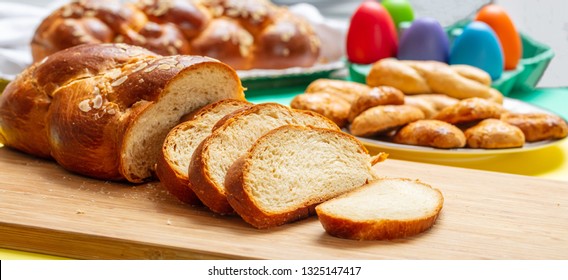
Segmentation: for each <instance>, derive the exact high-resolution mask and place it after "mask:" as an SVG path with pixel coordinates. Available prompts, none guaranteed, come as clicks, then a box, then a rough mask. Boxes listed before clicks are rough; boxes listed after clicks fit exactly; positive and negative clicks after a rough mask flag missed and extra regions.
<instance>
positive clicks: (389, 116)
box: [350, 105, 425, 136]
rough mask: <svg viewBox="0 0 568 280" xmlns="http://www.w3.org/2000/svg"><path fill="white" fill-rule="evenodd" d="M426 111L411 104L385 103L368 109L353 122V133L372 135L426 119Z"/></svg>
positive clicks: (351, 128)
mask: <svg viewBox="0 0 568 280" xmlns="http://www.w3.org/2000/svg"><path fill="white" fill-rule="evenodd" d="M424 117H425V116H424V113H422V111H421V110H420V109H418V108H416V107H413V106H409V105H384V106H376V107H373V108H370V109H367V110H366V111H364V112H363V113H361V114H360V115H359V116H357V117H356V118H355V119H354V120H353V123H351V127H350V130H351V134H353V135H355V136H372V135H375V134H379V133H383V132H387V131H390V130H392V129H395V128H397V127H399V126H403V125H405V124H408V123H411V122H413V121H417V120H421V119H424Z"/></svg>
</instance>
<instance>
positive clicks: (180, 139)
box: [156, 99, 253, 205]
mask: <svg viewBox="0 0 568 280" xmlns="http://www.w3.org/2000/svg"><path fill="white" fill-rule="evenodd" d="M252 105H253V104H252V103H249V102H246V101H242V100H235V99H223V100H221V101H218V102H215V103H213V104H210V105H208V106H205V107H203V108H201V109H200V110H198V111H197V112H195V113H194V114H192V116H191V117H190V119H188V121H185V122H183V123H180V124H179V125H177V126H176V127H174V128H173V129H172V130H171V131H170V132H169V133H168V135H167V136H166V139H165V140H164V144H163V145H162V150H161V154H160V156H159V157H158V162H157V164H156V175H157V176H158V179H160V182H161V184H162V186H164V188H166V189H167V190H168V191H169V192H170V193H171V194H172V195H174V196H175V197H177V198H178V199H179V200H181V201H182V202H185V203H188V204H191V205H199V204H201V201H200V200H199V198H197V196H196V195H195V193H194V192H193V191H192V190H191V188H190V187H189V179H188V178H187V171H188V169H189V162H190V161H191V156H192V155H193V152H194V151H195V148H197V146H198V145H199V143H201V141H203V139H205V137H207V136H209V135H210V134H211V131H212V129H213V126H214V125H215V123H217V122H218V121H219V120H220V119H221V118H223V117H224V116H225V115H228V114H230V113H232V112H234V111H236V110H239V109H242V108H245V107H250V106H252Z"/></svg>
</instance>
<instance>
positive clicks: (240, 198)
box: [225, 156, 315, 229]
mask: <svg viewBox="0 0 568 280" xmlns="http://www.w3.org/2000/svg"><path fill="white" fill-rule="evenodd" d="M245 157H246V156H242V157H240V158H239V159H238V160H237V161H235V163H233V165H231V167H230V168H229V171H228V172H227V176H226V177H225V188H226V190H227V200H228V201H229V203H230V204H231V206H232V207H233V209H235V212H237V213H239V216H241V218H242V219H243V220H245V222H247V223H248V224H250V225H252V226H254V227H255V228H258V229H268V228H272V227H276V226H279V225H283V224H286V223H290V222H293V221H296V220H301V219H304V218H307V217H309V216H311V215H313V214H314V213H315V211H314V210H313V208H314V207H315V206H313V205H311V206H306V207H302V208H300V209H295V210H293V211H291V212H285V213H277V214H268V213H265V212H264V211H261V210H260V209H259V208H258V207H257V206H256V205H255V203H254V201H252V199H251V197H250V196H249V194H248V193H247V190H246V189H245V187H244V186H245V183H244V177H243V173H246V170H247V168H248V163H247V162H246V160H245Z"/></svg>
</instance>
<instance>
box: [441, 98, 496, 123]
mask: <svg viewBox="0 0 568 280" xmlns="http://www.w3.org/2000/svg"><path fill="white" fill-rule="evenodd" d="M504 112H505V109H504V108H503V106H501V104H497V103H495V102H491V101H489V100H486V99H483V98H478V97H473V98H468V99H463V100H461V101H459V102H458V103H456V104H455V105H453V106H450V107H446V108H444V109H442V110H441V111H440V112H438V114H436V115H435V116H434V117H433V118H434V119H436V120H440V121H445V122H447V123H451V124H459V123H467V122H474V121H479V120H483V119H489V118H495V119H499V118H500V117H501V114H502V113H504Z"/></svg>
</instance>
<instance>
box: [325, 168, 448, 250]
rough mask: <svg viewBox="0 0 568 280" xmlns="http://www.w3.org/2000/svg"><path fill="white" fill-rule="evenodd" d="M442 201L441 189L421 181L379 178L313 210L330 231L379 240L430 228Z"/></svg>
mask: <svg viewBox="0 0 568 280" xmlns="http://www.w3.org/2000/svg"><path fill="white" fill-rule="evenodd" d="M443 203H444V198H443V196H442V193H441V192H440V191H438V190H437V189H434V188H432V187H431V186H429V185H427V184H424V183H422V182H420V181H413V180H410V179H399V178H396V179H380V180H377V181H374V182H371V183H369V184H367V185H366V186H364V187H362V188H359V189H357V190H355V191H353V192H350V193H347V194H345V195H343V196H340V197H337V198H335V199H332V200H329V201H327V202H324V203H322V204H320V205H318V206H317V207H316V212H317V215H318V217H319V220H320V222H321V224H322V225H323V227H324V229H325V231H326V232H328V233H329V234H330V235H333V236H336V237H340V238H347V239H356V240H382V239H395V238H403V237H408V236H412V235H415V234H418V233H420V232H423V231H425V230H427V229H429V228H430V227H432V225H434V222H435V221H436V219H437V218H438V214H439V213H440V211H441V210H442V205H443Z"/></svg>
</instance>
